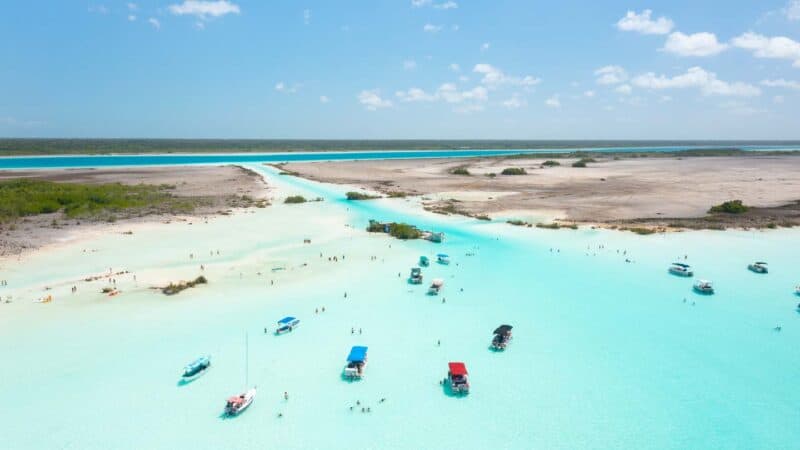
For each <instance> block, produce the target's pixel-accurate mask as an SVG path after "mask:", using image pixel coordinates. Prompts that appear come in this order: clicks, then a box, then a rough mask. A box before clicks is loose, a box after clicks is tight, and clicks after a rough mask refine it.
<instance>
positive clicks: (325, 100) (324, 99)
mask: <svg viewBox="0 0 800 450" xmlns="http://www.w3.org/2000/svg"><path fill="white" fill-rule="evenodd" d="M330 101H331V99H330V98H328V96H327V95H320V96H319V102H320V103H328V102H330Z"/></svg>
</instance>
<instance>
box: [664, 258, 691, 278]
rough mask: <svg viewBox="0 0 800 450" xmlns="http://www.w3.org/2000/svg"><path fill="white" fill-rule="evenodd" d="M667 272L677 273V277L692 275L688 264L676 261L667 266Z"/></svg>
mask: <svg viewBox="0 0 800 450" xmlns="http://www.w3.org/2000/svg"><path fill="white" fill-rule="evenodd" d="M669 273H671V274H673V275H678V276H679V277H691V276H693V275H694V272H692V267H691V266H690V265H688V264H683V263H677V262H676V263H672V265H671V266H669Z"/></svg>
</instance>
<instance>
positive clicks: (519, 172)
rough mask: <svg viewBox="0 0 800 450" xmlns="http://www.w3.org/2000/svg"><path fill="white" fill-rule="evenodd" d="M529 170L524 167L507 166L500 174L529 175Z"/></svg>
mask: <svg viewBox="0 0 800 450" xmlns="http://www.w3.org/2000/svg"><path fill="white" fill-rule="evenodd" d="M527 174H528V172H526V171H525V169H524V168H522V167H506V168H505V169H503V171H502V172H500V175H527Z"/></svg>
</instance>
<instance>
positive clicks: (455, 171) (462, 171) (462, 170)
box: [450, 167, 472, 175]
mask: <svg viewBox="0 0 800 450" xmlns="http://www.w3.org/2000/svg"><path fill="white" fill-rule="evenodd" d="M450 173H451V174H453V175H472V174H471V173H469V170H467V168H466V167H456V168H455V169H453V170H451V171H450Z"/></svg>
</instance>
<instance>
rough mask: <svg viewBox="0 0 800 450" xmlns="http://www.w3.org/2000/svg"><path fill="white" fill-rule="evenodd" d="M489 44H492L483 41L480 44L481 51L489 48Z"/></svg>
mask: <svg viewBox="0 0 800 450" xmlns="http://www.w3.org/2000/svg"><path fill="white" fill-rule="evenodd" d="M491 45H492V44H490V43H488V42H484V43H483V44H481V51H482V52H485V51H487V50H489V47H491Z"/></svg>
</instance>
